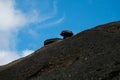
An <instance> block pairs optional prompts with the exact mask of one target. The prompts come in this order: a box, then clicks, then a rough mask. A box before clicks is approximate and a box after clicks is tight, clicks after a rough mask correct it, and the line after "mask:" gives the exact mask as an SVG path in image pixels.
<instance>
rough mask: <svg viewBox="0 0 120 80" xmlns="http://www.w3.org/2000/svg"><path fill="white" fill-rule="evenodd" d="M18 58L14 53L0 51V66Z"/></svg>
mask: <svg viewBox="0 0 120 80" xmlns="http://www.w3.org/2000/svg"><path fill="white" fill-rule="evenodd" d="M18 58H20V56H19V55H18V54H16V52H11V51H0V65H4V64H7V63H9V62H11V61H13V60H16V59H18Z"/></svg>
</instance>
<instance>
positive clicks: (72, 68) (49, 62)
mask: <svg viewBox="0 0 120 80" xmlns="http://www.w3.org/2000/svg"><path fill="white" fill-rule="evenodd" d="M0 79H1V80H120V22H113V23H109V24H105V25H101V26H97V27H95V28H93V29H89V30H86V31H83V32H81V33H79V34H77V35H75V36H73V37H70V38H68V39H65V40H63V41H60V42H56V43H55V44H51V45H48V46H44V47H42V48H41V49H39V50H37V51H36V52H34V53H33V54H31V55H29V56H27V57H24V58H21V59H19V60H17V61H14V62H12V63H9V64H7V65H5V66H1V67H0Z"/></svg>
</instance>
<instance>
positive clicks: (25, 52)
mask: <svg viewBox="0 0 120 80" xmlns="http://www.w3.org/2000/svg"><path fill="white" fill-rule="evenodd" d="M33 52H34V51H33V50H28V49H26V50H24V51H23V52H22V54H23V55H22V56H23V57H25V56H27V55H29V54H32V53H33Z"/></svg>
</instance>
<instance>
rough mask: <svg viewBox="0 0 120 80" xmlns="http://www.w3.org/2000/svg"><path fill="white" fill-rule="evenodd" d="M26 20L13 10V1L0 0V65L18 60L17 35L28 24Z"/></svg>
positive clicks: (21, 14)
mask: <svg viewBox="0 0 120 80" xmlns="http://www.w3.org/2000/svg"><path fill="white" fill-rule="evenodd" d="M28 20H29V19H27V18H26V16H25V14H24V13H23V12H21V11H20V10H18V9H16V8H15V1H14V0H0V65H3V64H6V63H8V62H11V61H13V60H15V59H18V58H20V56H19V55H18V54H17V52H16V43H17V33H18V30H20V29H21V28H22V27H23V26H25V25H27V24H28V23H30V21H28Z"/></svg>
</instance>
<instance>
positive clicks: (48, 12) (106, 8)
mask: <svg viewBox="0 0 120 80" xmlns="http://www.w3.org/2000/svg"><path fill="white" fill-rule="evenodd" d="M119 3H120V1H119V0H24V1H23V0H0V13H2V14H1V15H0V31H1V32H0V37H1V38H2V40H0V44H2V45H0V52H1V55H2V56H0V61H1V60H2V62H0V65H3V64H6V63H8V62H10V61H12V60H15V59H18V58H20V57H23V56H26V55H28V54H29V53H31V52H33V51H35V50H37V49H39V48H40V47H42V46H43V42H44V40H46V39H49V38H54V37H61V36H60V35H59V34H60V32H61V31H62V30H66V29H68V30H72V31H73V32H74V33H75V34H76V33H79V32H81V31H83V30H85V29H89V28H92V27H95V26H97V25H100V24H104V23H108V22H112V21H118V20H120V16H119V14H120V6H119ZM6 5H7V6H6Z"/></svg>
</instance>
